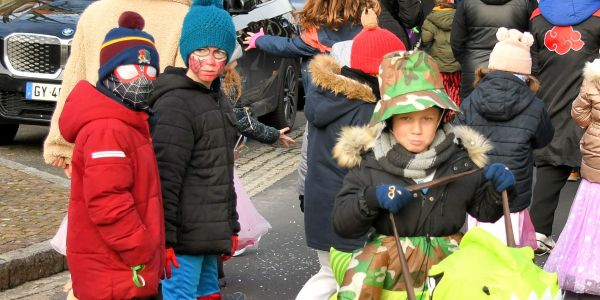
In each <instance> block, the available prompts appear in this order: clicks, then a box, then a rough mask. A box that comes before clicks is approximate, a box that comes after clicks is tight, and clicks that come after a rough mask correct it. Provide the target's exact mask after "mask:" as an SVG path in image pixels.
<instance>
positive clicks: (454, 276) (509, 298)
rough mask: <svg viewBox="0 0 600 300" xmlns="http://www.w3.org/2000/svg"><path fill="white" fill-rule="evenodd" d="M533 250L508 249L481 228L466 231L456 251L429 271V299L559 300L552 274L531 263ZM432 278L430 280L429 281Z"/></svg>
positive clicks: (558, 290) (559, 294) (556, 280)
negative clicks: (430, 296) (430, 278)
mask: <svg viewBox="0 0 600 300" xmlns="http://www.w3.org/2000/svg"><path fill="white" fill-rule="evenodd" d="M533 257H534V254H533V250H532V249H531V248H529V247H525V248H509V247H507V246H506V245H504V244H502V242H501V241H500V240H498V239H497V238H496V237H494V236H493V235H491V234H490V233H488V232H487V231H485V230H484V229H481V228H477V227H476V228H473V229H471V230H469V231H468V232H467V233H466V234H465V236H464V237H463V239H462V241H461V243H460V246H459V250H458V251H456V252H455V253H453V254H452V255H450V256H448V257H447V258H445V259H444V260H442V261H441V262H440V263H438V264H437V265H434V266H432V267H431V269H430V270H429V276H430V277H433V278H435V280H430V285H429V286H430V289H431V290H432V291H431V293H432V299H433V300H449V299H471V300H477V299H486V300H488V299H498V300H500V299H502V300H537V299H544V300H558V299H563V294H562V291H561V290H560V288H559V286H558V276H557V274H556V273H547V272H544V270H542V269H541V268H540V267H538V266H537V265H535V264H534V263H533ZM433 278H432V279H433Z"/></svg>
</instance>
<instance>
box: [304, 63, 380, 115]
mask: <svg viewBox="0 0 600 300" xmlns="http://www.w3.org/2000/svg"><path fill="white" fill-rule="evenodd" d="M308 70H309V71H310V73H311V77H312V82H313V84H314V85H316V86H318V87H320V88H322V89H324V90H328V91H331V92H333V93H335V94H342V95H344V96H346V97H347V98H348V99H350V100H362V101H364V102H367V103H375V102H377V98H376V97H375V95H374V94H373V90H371V88H370V87H369V86H368V85H366V84H362V83H359V82H358V81H356V80H353V79H350V78H348V77H345V76H342V75H341V74H340V73H341V71H342V67H341V66H340V65H339V64H338V63H337V62H336V61H335V60H334V59H333V58H331V57H330V56H329V55H325V54H320V55H317V56H315V57H314V58H313V59H312V61H311V62H310V64H309V66H308Z"/></svg>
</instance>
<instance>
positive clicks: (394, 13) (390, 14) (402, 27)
mask: <svg viewBox="0 0 600 300" xmlns="http://www.w3.org/2000/svg"><path fill="white" fill-rule="evenodd" d="M379 3H380V4H381V14H380V15H379V25H380V26H381V28H384V29H387V30H389V31H391V32H392V33H393V34H395V35H396V36H397V37H398V38H399V39H400V40H401V41H402V43H404V45H405V46H406V49H412V48H413V47H414V46H415V45H412V43H411V42H410V39H409V37H408V32H407V30H410V29H412V28H413V27H415V26H421V24H422V23H423V20H425V15H424V13H423V9H422V4H421V1H419V0H380V1H379Z"/></svg>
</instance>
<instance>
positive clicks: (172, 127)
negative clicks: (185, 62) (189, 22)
mask: <svg viewBox="0 0 600 300" xmlns="http://www.w3.org/2000/svg"><path fill="white" fill-rule="evenodd" d="M185 72H186V70H185V69H180V68H172V67H169V68H167V69H166V70H165V73H163V74H161V76H160V77H159V78H158V79H157V80H156V82H155V83H154V85H155V90H154V93H153V94H152V98H151V99H150V105H151V107H152V109H153V110H154V111H155V118H154V122H153V125H152V129H151V131H152V139H153V143H154V150H155V152H156V159H157V161H158V168H159V173H160V180H161V185H162V193H163V204H164V209H165V231H166V245H167V247H173V248H174V250H175V252H176V253H184V254H190V255H205V254H221V253H229V252H230V251H231V246H232V243H231V236H232V235H233V234H234V233H237V232H238V231H239V230H240V225H239V223H238V216H237V212H236V195H235V190H234V188H233V146H234V144H235V142H236V136H237V131H236V128H235V124H236V120H235V115H234V114H233V110H232V107H231V103H230V102H229V100H228V99H227V98H226V97H225V96H224V94H223V92H221V90H220V88H219V82H218V81H215V82H214V83H213V86H212V87H211V89H207V88H205V87H204V86H203V85H201V84H200V83H197V82H195V81H193V80H191V79H190V78H188V77H187V76H186V75H185Z"/></svg>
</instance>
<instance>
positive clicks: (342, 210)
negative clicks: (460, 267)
mask: <svg viewBox="0 0 600 300" xmlns="http://www.w3.org/2000/svg"><path fill="white" fill-rule="evenodd" d="M453 131H454V133H455V134H456V137H457V145H456V151H455V152H454V154H453V155H452V156H451V157H450V159H448V160H447V161H445V162H442V163H441V165H439V167H438V168H437V169H436V172H435V176H434V179H437V178H441V177H446V176H450V175H453V174H457V173H461V172H465V171H468V170H471V169H475V168H477V167H478V166H484V165H485V164H486V163H487V157H486V155H485V153H486V152H487V151H488V150H489V149H490V148H491V146H490V145H489V144H488V143H487V142H486V141H485V138H483V137H482V136H481V135H479V134H478V133H477V132H475V131H474V130H472V129H469V128H468V127H455V128H453ZM377 133H378V130H377V128H367V127H364V128H348V129H344V132H343V133H342V135H341V137H340V141H339V142H338V144H337V145H336V146H335V149H334V156H335V157H336V158H337V160H338V162H339V163H340V164H341V165H344V166H346V167H349V168H352V169H351V170H350V172H349V173H348V175H346V177H345V178H344V185H343V187H342V189H341V191H340V192H339V194H338V195H337V197H336V201H335V207H334V210H333V226H334V228H335V231H336V232H337V233H338V234H340V235H341V236H344V237H347V238H352V237H358V236H362V235H363V234H365V233H366V232H368V231H369V229H370V228H371V227H374V228H375V230H376V232H377V233H380V234H385V235H393V231H392V228H391V224H390V221H389V219H388V213H387V211H386V210H383V209H381V208H379V205H378V202H377V200H376V199H374V195H370V194H369V193H366V190H367V189H368V188H369V187H374V186H377V185H380V184H400V185H402V186H409V185H413V184H415V182H414V181H413V180H412V179H410V178H405V177H399V176H396V175H394V174H390V173H388V172H386V171H385V170H384V169H383V168H382V167H381V165H379V162H378V161H377V160H376V159H375V155H374V153H373V151H371V150H370V149H372V148H373V146H374V143H375V139H376V136H377ZM461 141H462V142H461ZM365 151H366V153H365ZM361 153H363V154H362V155H361ZM413 198H414V199H413V200H412V201H409V202H408V204H407V205H406V206H404V207H403V208H402V209H401V210H400V211H399V212H398V213H396V215H395V217H396V226H397V229H398V233H399V235H400V236H404V237H411V236H448V235H451V234H454V233H457V232H458V231H459V230H460V228H461V227H462V226H463V224H464V223H465V218H466V213H469V214H470V215H472V216H473V217H475V218H477V219H478V220H480V221H483V222H495V221H497V220H498V219H499V218H500V217H501V216H502V200H501V197H500V194H499V193H497V192H496V191H495V190H494V187H493V184H491V183H490V182H488V181H487V180H486V179H485V178H484V176H483V174H482V173H481V172H480V173H475V174H473V175H470V176H466V177H463V178H461V179H459V180H456V181H454V182H451V183H449V184H447V185H443V186H439V187H434V188H431V189H429V191H428V192H427V194H423V193H421V192H417V193H415V194H414V195H413Z"/></svg>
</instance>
